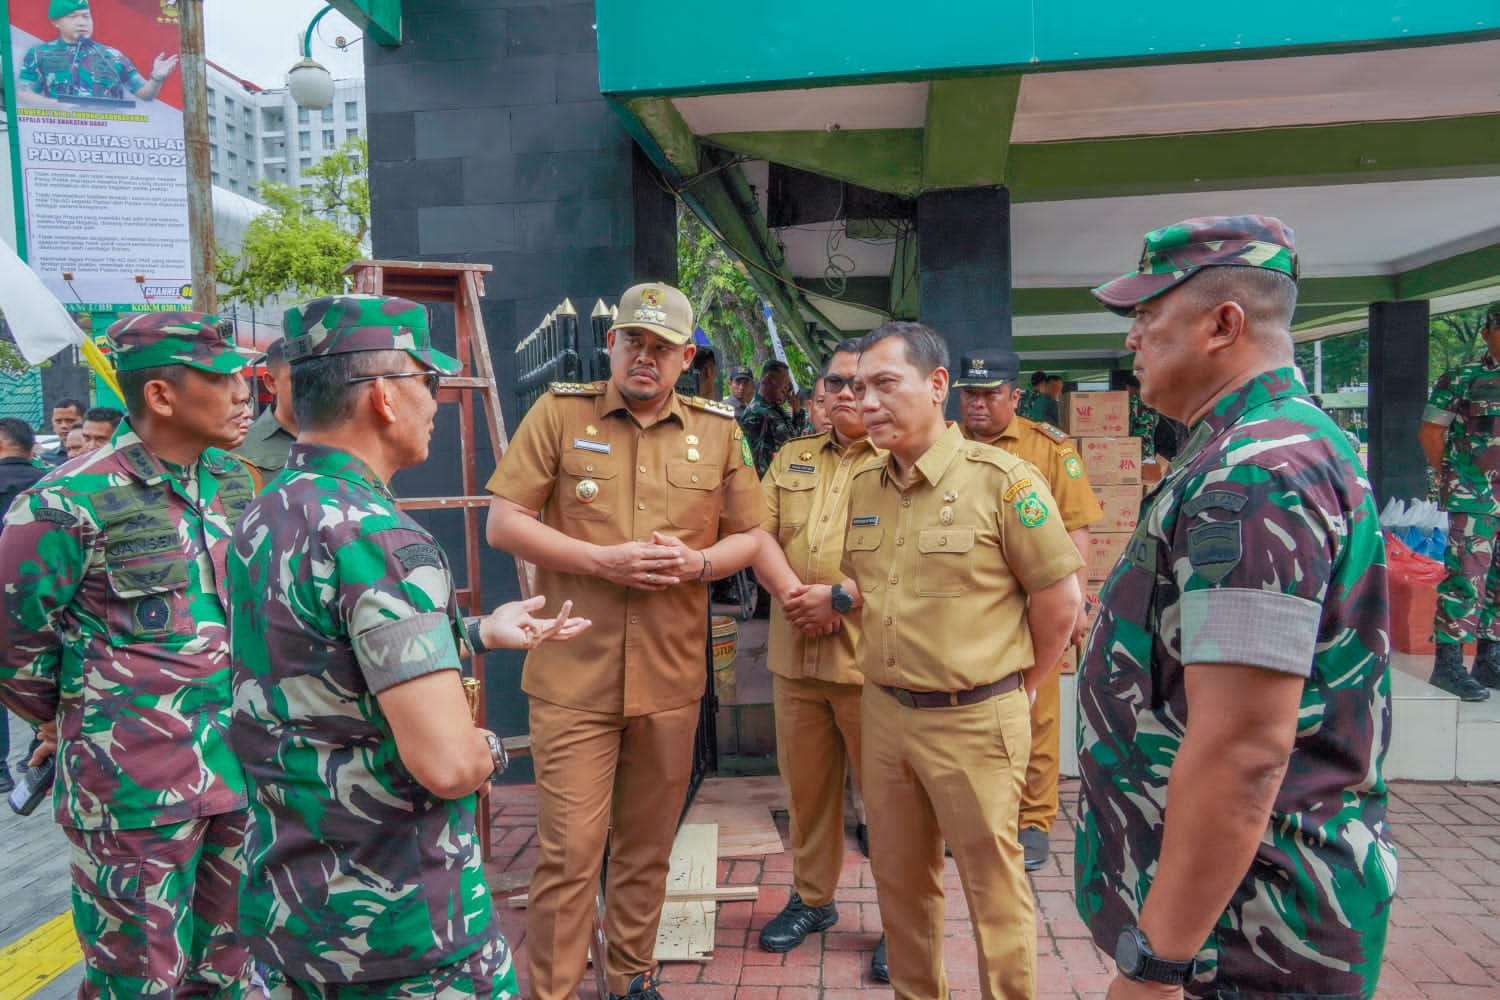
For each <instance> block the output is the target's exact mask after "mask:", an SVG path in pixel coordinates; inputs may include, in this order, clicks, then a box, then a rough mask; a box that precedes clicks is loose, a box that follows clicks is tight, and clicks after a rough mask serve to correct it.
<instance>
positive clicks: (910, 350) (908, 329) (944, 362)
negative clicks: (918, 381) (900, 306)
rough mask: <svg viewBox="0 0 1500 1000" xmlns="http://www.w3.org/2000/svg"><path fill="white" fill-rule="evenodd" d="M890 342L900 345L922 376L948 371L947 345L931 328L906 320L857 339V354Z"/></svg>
mask: <svg viewBox="0 0 1500 1000" xmlns="http://www.w3.org/2000/svg"><path fill="white" fill-rule="evenodd" d="M892 338H894V339H897V340H900V341H901V342H902V344H903V345H904V346H905V348H906V360H907V362H908V363H910V364H912V365H913V366H915V367H916V369H917V371H919V372H921V373H922V374H923V376H927V375H931V374H932V373H933V372H934V371H936V370H937V369H939V368H947V367H948V342H947V341H945V340H944V339H943V338H942V336H941V335H940V334H939V333H938V332H937V331H936V330H934V329H932V327H930V326H923V325H922V324H921V323H912V322H910V321H908V320H901V319H898V320H892V321H891V322H889V323H884V324H882V325H880V326H877V327H876V328H875V329H873V330H871V331H870V332H869V333H867V334H865V335H864V336H863V337H861V338H859V350H860V353H861V354H863V353H864V352H865V351H868V350H870V349H871V348H872V347H874V346H875V345H876V344H878V343H880V342H881V341H882V340H891V339H892Z"/></svg>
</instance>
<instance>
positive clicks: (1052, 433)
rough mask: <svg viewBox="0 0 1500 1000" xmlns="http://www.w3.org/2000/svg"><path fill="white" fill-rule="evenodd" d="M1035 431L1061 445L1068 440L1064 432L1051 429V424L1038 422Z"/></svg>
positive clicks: (1054, 428)
mask: <svg viewBox="0 0 1500 1000" xmlns="http://www.w3.org/2000/svg"><path fill="white" fill-rule="evenodd" d="M1036 429H1037V430H1039V431H1041V432H1042V433H1043V434H1045V435H1047V436H1048V437H1049V438H1051V439H1052V440H1054V441H1056V442H1057V443H1058V444H1062V443H1063V442H1064V441H1066V440H1067V439H1068V435H1067V434H1066V433H1065V432H1064V431H1061V430H1059V429H1058V428H1056V427H1053V426H1052V425H1051V424H1044V423H1042V422H1041V421H1040V420H1038V421H1036Z"/></svg>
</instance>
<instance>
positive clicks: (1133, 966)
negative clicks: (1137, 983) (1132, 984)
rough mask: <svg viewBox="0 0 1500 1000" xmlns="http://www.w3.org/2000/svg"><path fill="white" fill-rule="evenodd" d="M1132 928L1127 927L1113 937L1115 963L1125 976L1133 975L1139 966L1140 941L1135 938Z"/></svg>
mask: <svg viewBox="0 0 1500 1000" xmlns="http://www.w3.org/2000/svg"><path fill="white" fill-rule="evenodd" d="M1134 930H1135V928H1133V927H1127V928H1125V929H1124V930H1123V931H1121V932H1120V936H1119V937H1118V938H1117V939H1115V964H1116V965H1118V966H1119V967H1120V971H1121V972H1123V973H1125V974H1126V975H1127V976H1128V975H1133V974H1134V973H1136V972H1137V971H1138V970H1139V969H1140V967H1141V957H1142V956H1141V943H1140V941H1138V940H1137V939H1136V936H1135V934H1134V933H1133V932H1134Z"/></svg>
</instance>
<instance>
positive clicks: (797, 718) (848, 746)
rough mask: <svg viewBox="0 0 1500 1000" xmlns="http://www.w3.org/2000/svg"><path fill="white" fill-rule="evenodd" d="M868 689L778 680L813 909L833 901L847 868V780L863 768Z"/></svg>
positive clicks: (802, 882) (795, 827)
mask: <svg viewBox="0 0 1500 1000" xmlns="http://www.w3.org/2000/svg"><path fill="white" fill-rule="evenodd" d="M863 688H864V686H863V685H861V684H834V683H831V682H829V681H820V680H814V679H812V678H806V677H796V678H792V677H781V676H779V675H776V674H772V675H771V697H772V703H773V704H774V706H775V710H776V764H777V767H778V768H779V769H780V771H781V779H782V780H783V781H785V782H786V790H787V811H788V813H789V814H790V816H791V832H792V887H793V888H794V889H795V890H796V891H797V894H798V895H799V896H801V897H802V902H804V903H806V904H807V905H808V906H827V905H828V904H829V903H830V902H832V901H833V893H834V890H835V889H836V888H837V887H838V884H839V874H840V873H841V872H842V871H843V868H844V779H845V776H846V774H847V773H848V771H849V770H850V768H851V767H853V768H855V769H857V768H858V766H859V764H858V762H859V700H860V692H861V691H862V690H863Z"/></svg>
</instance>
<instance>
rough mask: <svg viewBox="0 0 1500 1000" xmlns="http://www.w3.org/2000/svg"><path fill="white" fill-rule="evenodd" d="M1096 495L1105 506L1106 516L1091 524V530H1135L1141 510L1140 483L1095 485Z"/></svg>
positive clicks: (1105, 531) (1106, 531) (1100, 503)
mask: <svg viewBox="0 0 1500 1000" xmlns="http://www.w3.org/2000/svg"><path fill="white" fill-rule="evenodd" d="M1094 497H1095V498H1096V499H1097V500H1098V501H1099V506H1100V507H1103V508H1104V517H1103V518H1102V519H1101V520H1098V521H1095V522H1094V523H1093V524H1091V525H1089V531H1091V532H1103V533H1106V534H1108V533H1112V532H1120V531H1127V532H1128V531H1134V530H1135V523H1136V518H1137V516H1138V515H1139V514H1140V510H1141V484H1140V483H1107V484H1105V485H1103V486H1095V487H1094Z"/></svg>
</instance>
